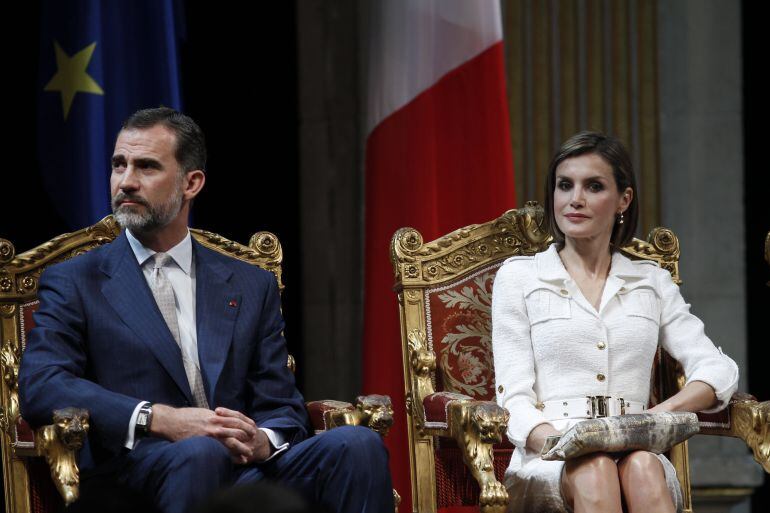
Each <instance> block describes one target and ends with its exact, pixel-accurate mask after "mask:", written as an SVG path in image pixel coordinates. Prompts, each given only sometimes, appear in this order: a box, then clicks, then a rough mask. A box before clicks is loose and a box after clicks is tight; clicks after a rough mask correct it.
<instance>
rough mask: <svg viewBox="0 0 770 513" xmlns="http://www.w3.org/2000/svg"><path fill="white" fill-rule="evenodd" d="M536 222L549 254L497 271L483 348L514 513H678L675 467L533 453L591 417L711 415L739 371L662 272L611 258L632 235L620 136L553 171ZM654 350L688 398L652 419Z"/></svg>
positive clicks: (555, 164) (591, 138)
mask: <svg viewBox="0 0 770 513" xmlns="http://www.w3.org/2000/svg"><path fill="white" fill-rule="evenodd" d="M546 187H547V193H546V202H545V215H546V220H547V222H548V225H549V228H550V230H551V233H552V235H553V236H554V239H555V243H554V244H553V245H551V247H550V248H549V249H548V250H546V251H544V252H542V253H539V254H537V255H535V256H533V257H513V258H511V259H509V260H508V261H506V263H505V264H504V265H503V266H502V267H501V268H500V270H499V271H498V273H497V277H496V279H495V284H494V294H493V301H492V345H493V351H494V360H495V373H496V380H497V401H498V403H499V404H500V405H501V406H503V407H505V408H507V409H508V411H509V412H510V414H511V416H510V421H509V424H508V431H507V434H508V438H509V439H510V440H511V442H512V443H513V444H514V445H515V446H516V450H515V451H514V455H513V458H512V460H511V464H510V466H509V468H508V470H507V472H506V480H505V485H506V487H507V488H508V492H509V495H510V497H511V499H510V506H509V511H515V512H518V511H521V512H525V511H526V512H538V513H543V512H551V511H565V510H566V511H575V512H576V513H580V512H593V513H595V512H620V511H622V508H623V505H624V504H625V507H626V508H627V510H628V511H629V512H631V513H635V512H652V511H655V512H673V511H678V510H680V509H681V508H682V495H681V490H680V488H679V484H678V482H677V480H676V476H675V472H674V469H673V466H672V465H671V463H670V462H669V461H668V460H667V459H666V458H665V457H663V456H657V455H655V454H652V453H650V452H646V451H635V452H630V453H628V454H625V455H622V456H620V457H618V455H611V454H605V453H596V454H591V455H587V456H583V457H581V458H577V459H572V460H569V461H567V462H566V463H565V462H559V461H544V460H542V459H540V457H539V454H540V450H541V448H542V447H543V444H544V443H545V440H546V438H547V437H548V436H550V435H558V434H561V433H563V432H564V431H565V430H567V429H569V428H570V427H571V426H573V425H575V424H576V423H578V422H580V421H581V420H584V419H586V418H591V416H592V415H593V414H594V413H593V412H594V411H597V410H598V409H602V410H607V411H608V412H609V414H610V415H617V414H620V413H621V410H622V412H624V413H640V412H642V411H648V412H663V411H692V412H697V411H717V410H719V409H721V408H723V407H724V406H725V404H726V402H727V401H729V399H730V397H731V395H732V394H733V392H734V391H735V389H736V387H737V382H738V368H737V366H736V365H735V362H733V361H732V360H731V359H730V358H729V357H727V356H725V355H724V354H722V351H721V349H718V348H716V347H715V346H714V344H713V343H712V342H711V340H709V338H708V337H706V335H705V334H704V331H703V323H702V322H701V321H700V320H699V319H698V318H697V317H695V316H694V315H692V314H691V313H690V312H689V305H687V304H686V303H685V302H684V300H683V299H682V296H681V295H680V293H679V288H678V287H677V286H676V284H674V283H673V281H672V280H671V275H670V274H669V273H668V271H666V270H663V269H661V268H659V267H658V266H657V265H655V264H653V263H650V262H645V261H631V260H629V259H628V258H626V257H624V256H623V255H621V254H620V253H619V252H618V251H617V248H618V247H621V246H623V245H625V244H627V243H628V242H630V240H631V238H632V237H633V234H634V231H635V229H636V223H637V218H638V210H639V209H638V200H637V198H636V186H635V180H634V175H633V170H632V167H631V162H630V159H629V157H628V153H627V152H626V150H625V148H623V146H622V145H621V144H620V142H618V141H617V140H616V139H613V138H611V137H607V136H604V135H601V134H597V133H591V132H583V133H580V134H577V135H575V136H573V137H572V138H570V139H569V140H567V141H566V142H565V143H564V145H563V146H562V147H561V149H560V150H559V151H558V152H557V154H556V155H555V157H554V159H553V161H552V162H551V165H550V167H549V174H548V179H547V183H546ZM658 345H661V346H662V347H663V348H665V349H666V350H667V351H668V352H669V354H671V355H672V356H673V357H674V358H676V359H677V360H678V361H679V362H680V363H681V364H682V366H683V368H684V371H685V375H686V377H687V382H686V385H685V386H684V388H683V389H682V390H681V391H680V392H679V393H677V394H676V395H674V396H673V397H671V398H669V399H667V400H666V401H665V402H663V403H661V404H658V405H657V406H655V407H653V408H651V409H649V410H647V409H646V408H647V402H648V399H649V395H650V373H651V370H652V364H653V358H654V356H655V351H656V348H657V347H658Z"/></svg>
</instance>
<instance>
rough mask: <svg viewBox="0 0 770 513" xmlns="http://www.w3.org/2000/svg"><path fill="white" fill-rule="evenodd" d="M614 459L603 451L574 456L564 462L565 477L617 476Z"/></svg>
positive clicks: (599, 477) (600, 477) (604, 477)
mask: <svg viewBox="0 0 770 513" xmlns="http://www.w3.org/2000/svg"><path fill="white" fill-rule="evenodd" d="M617 473H618V467H617V465H616V464H615V460H614V459H613V458H611V457H609V456H608V455H607V454H604V453H595V454H589V455H587V456H583V457H581V458H575V459H573V460H569V461H567V463H566V464H565V474H566V476H567V478H583V479H592V478H595V479H600V480H604V479H606V478H607V477H609V476H617Z"/></svg>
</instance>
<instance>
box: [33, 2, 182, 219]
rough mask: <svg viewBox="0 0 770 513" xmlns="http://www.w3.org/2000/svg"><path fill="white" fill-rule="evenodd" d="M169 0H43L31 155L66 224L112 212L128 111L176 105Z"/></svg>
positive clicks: (174, 34) (174, 25) (174, 9)
mask: <svg viewBox="0 0 770 513" xmlns="http://www.w3.org/2000/svg"><path fill="white" fill-rule="evenodd" d="M183 30H184V21H183V12H182V8H181V4H180V3H179V2H178V1H176V0H111V1H100V0H67V1H62V0H57V1H48V0H46V1H44V2H43V4H42V8H41V31H40V34H41V36H40V38H41V39H40V61H39V62H40V68H39V76H38V87H39V90H38V111H37V115H38V119H37V126H38V134H37V136H38V155H37V157H38V162H39V165H40V169H41V174H42V177H43V183H44V185H45V188H46V190H47V191H48V193H49V194H50V195H51V198H52V201H53V203H54V205H55V207H56V209H57V211H58V212H59V214H60V215H61V216H62V218H63V219H64V220H65V221H66V222H67V224H68V225H69V227H70V228H71V229H73V230H75V229H79V228H83V227H85V226H87V225H89V224H92V223H94V222H96V221H98V220H99V219H101V218H102V217H103V216H105V215H107V214H108V213H110V212H111V209H110V193H109V177H110V158H111V157H112V152H113V149H114V146H115V136H116V135H117V133H118V130H119V129H120V126H121V124H122V122H123V121H125V119H126V118H127V117H128V116H129V115H130V114H131V113H133V112H134V111H136V110H139V109H142V108H147V107H158V106H160V105H164V106H166V107H172V108H175V109H181V107H182V105H181V90H180V80H179V44H180V39H181V38H182V37H183V35H184V34H183Z"/></svg>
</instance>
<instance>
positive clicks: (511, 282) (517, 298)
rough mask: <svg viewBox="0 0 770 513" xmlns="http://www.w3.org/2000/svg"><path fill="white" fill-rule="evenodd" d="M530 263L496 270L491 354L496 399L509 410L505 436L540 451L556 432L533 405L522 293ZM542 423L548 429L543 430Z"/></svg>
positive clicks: (532, 361)
mask: <svg viewBox="0 0 770 513" xmlns="http://www.w3.org/2000/svg"><path fill="white" fill-rule="evenodd" d="M529 263H530V262H529V261H528V260H527V259H522V260H518V261H509V262H507V263H506V264H504V265H503V266H502V267H501V268H500V270H499V271H498V272H497V276H496V277H495V284H494V292H493V294H492V354H493V356H494V363H495V381H496V384H495V385H496V386H495V389H496V392H497V403H498V404H499V405H500V406H502V407H503V408H505V409H507V410H508V412H509V413H510V414H511V417H510V420H509V421H508V432H507V434H508V438H509V439H510V440H511V442H512V443H513V444H514V445H516V446H517V447H520V448H524V447H527V448H529V449H532V450H534V451H535V452H538V453H539V452H540V449H541V448H542V446H543V442H544V441H545V437H546V436H548V435H550V434H558V432H557V431H556V429H554V428H553V426H552V425H551V424H547V423H548V419H546V417H545V416H544V415H543V412H542V411H540V410H538V409H537V408H536V407H535V405H536V404H537V401H538V399H537V397H536V395H535V391H534V385H535V355H534V352H533V350H532V340H531V334H530V322H529V317H528V316H527V309H526V306H525V304H524V296H523V293H522V289H523V285H524V280H526V277H528V276H531V275H532V269H531V268H530V266H529ZM544 426H547V427H548V428H550V430H551V431H549V432H548V433H547V434H544V433H546V427H544ZM535 431H537V434H535V435H534V437H533V436H532V435H533V433H535ZM538 441H539V442H540V445H537V444H538Z"/></svg>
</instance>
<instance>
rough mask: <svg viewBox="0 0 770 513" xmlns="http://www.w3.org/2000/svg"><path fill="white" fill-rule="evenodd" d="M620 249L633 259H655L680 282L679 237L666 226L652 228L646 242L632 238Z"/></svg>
mask: <svg viewBox="0 0 770 513" xmlns="http://www.w3.org/2000/svg"><path fill="white" fill-rule="evenodd" d="M620 250H621V251H622V252H623V253H626V254H627V255H628V256H630V257H631V258H633V259H637V260H638V259H644V260H654V261H656V262H657V263H658V264H659V265H660V266H661V267H662V268H663V269H666V270H667V271H668V272H670V273H671V277H672V278H673V280H674V283H676V284H678V285H679V284H681V283H682V280H681V279H679V239H678V238H677V236H676V235H674V232H672V231H671V230H669V229H668V228H660V227H658V228H653V230H652V231H651V232H650V234H649V235H648V236H647V242H645V241H642V240H639V239H633V240H632V241H631V243H630V244H629V245H628V246H624V247H622V248H620Z"/></svg>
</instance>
